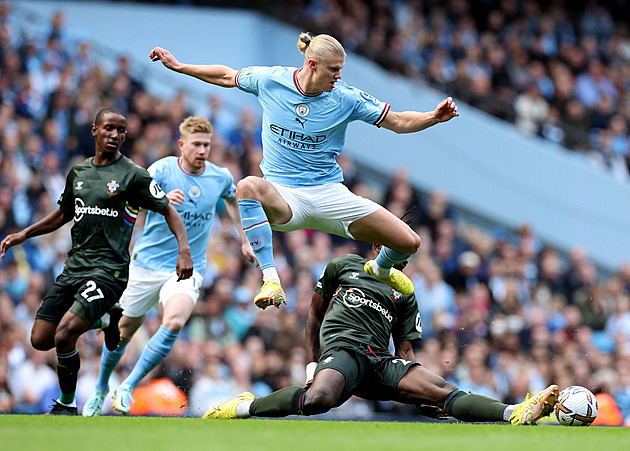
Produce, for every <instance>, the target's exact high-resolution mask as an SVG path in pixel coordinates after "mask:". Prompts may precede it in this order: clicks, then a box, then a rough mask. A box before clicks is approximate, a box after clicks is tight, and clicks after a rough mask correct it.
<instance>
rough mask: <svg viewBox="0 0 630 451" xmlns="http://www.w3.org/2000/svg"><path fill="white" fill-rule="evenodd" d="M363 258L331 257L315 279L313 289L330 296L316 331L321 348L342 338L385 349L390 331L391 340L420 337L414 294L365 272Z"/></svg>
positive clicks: (416, 338)
mask: <svg viewBox="0 0 630 451" xmlns="http://www.w3.org/2000/svg"><path fill="white" fill-rule="evenodd" d="M366 261H367V259H365V258H362V257H360V256H358V255H351V254H349V255H344V256H343V257H339V258H335V259H334V260H332V261H331V262H330V263H328V265H327V266H326V269H325V270H324V273H323V274H322V276H321V278H320V279H319V282H317V286H316V287H315V292H316V293H319V294H320V295H322V296H323V297H324V299H330V298H332V308H331V310H330V311H329V312H328V313H327V314H326V316H325V317H324V322H323V324H322V328H321V331H320V342H321V345H322V349H323V350H325V349H328V348H330V347H331V346H333V345H334V342H335V341H336V340H344V341H350V342H353V343H363V344H368V345H370V346H371V347H372V348H373V349H374V351H375V352H379V351H380V352H387V350H388V347H389V337H390V334H391V335H392V336H393V338H394V342H400V341H403V340H409V341H414V340H418V339H420V338H422V327H421V321H420V312H419V311H418V304H417V302H416V296H415V294H411V295H408V296H403V295H402V294H401V293H399V292H398V291H396V290H394V289H393V288H391V287H390V286H389V285H387V284H385V283H383V282H379V281H378V280H376V279H375V278H374V277H372V276H370V275H368V274H367V273H366V272H365V270H364V269H363V265H364V264H365V262H366Z"/></svg>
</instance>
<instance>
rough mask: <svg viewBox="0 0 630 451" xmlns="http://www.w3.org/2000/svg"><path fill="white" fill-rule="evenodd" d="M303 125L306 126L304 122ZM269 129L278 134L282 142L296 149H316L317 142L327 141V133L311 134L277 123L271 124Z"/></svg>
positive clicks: (279, 140)
mask: <svg viewBox="0 0 630 451" xmlns="http://www.w3.org/2000/svg"><path fill="white" fill-rule="evenodd" d="M302 127H304V125H303V124H302ZM269 130H271V132H272V133H273V134H274V135H276V136H277V138H278V142H279V143H280V144H282V145H284V146H287V147H293V148H294V149H312V150H315V149H316V148H317V147H316V146H317V144H320V143H323V142H324V141H326V135H309V134H308V133H303V132H296V131H293V130H289V129H288V128H284V127H281V126H280V125H276V124H271V125H270V126H269Z"/></svg>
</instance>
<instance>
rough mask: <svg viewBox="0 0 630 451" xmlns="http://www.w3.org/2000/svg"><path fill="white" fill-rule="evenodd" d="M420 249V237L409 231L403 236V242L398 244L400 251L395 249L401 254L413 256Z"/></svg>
mask: <svg viewBox="0 0 630 451" xmlns="http://www.w3.org/2000/svg"><path fill="white" fill-rule="evenodd" d="M418 248H420V237H419V236H418V234H417V233H416V232H414V231H413V230H411V229H409V230H408V232H407V234H406V235H405V236H404V241H402V243H401V244H400V249H395V250H397V251H399V252H402V253H403V254H409V255H412V254H415V253H416V251H417V250H418Z"/></svg>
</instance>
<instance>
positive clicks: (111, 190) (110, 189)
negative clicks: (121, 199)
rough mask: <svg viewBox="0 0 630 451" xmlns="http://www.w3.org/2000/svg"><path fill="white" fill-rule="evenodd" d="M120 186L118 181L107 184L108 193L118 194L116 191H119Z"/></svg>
mask: <svg viewBox="0 0 630 451" xmlns="http://www.w3.org/2000/svg"><path fill="white" fill-rule="evenodd" d="M119 186H120V185H119V184H118V183H116V180H112V181H111V182H109V183H108V184H107V193H108V194H116V189H118V187H119Z"/></svg>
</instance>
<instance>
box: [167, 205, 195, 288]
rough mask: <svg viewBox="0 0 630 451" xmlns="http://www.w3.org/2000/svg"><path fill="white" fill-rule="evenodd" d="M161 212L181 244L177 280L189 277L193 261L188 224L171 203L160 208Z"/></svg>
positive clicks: (191, 272)
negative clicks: (186, 224) (187, 231)
mask: <svg viewBox="0 0 630 451" xmlns="http://www.w3.org/2000/svg"><path fill="white" fill-rule="evenodd" d="M160 214H161V215H163V216H164V219H166V223H167V224H168V228H169V229H171V232H173V235H175V238H177V244H178V245H179V256H178V257H177V281H180V280H182V279H188V278H189V277H190V276H192V274H193V261H192V255H191V254H190V246H189V244H188V234H187V233H186V226H185V225H184V221H182V218H181V216H179V213H177V210H175V208H174V207H173V206H172V205H171V204H170V203H169V204H168V205H167V206H166V207H164V208H163V209H162V210H160Z"/></svg>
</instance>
